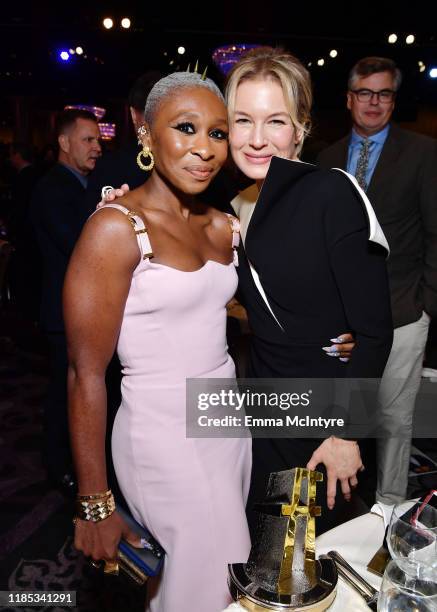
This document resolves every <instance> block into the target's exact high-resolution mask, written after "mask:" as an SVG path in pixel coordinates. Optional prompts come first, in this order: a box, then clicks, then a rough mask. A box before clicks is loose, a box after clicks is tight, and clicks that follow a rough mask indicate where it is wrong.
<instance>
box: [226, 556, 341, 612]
mask: <svg viewBox="0 0 437 612" xmlns="http://www.w3.org/2000/svg"><path fill="white" fill-rule="evenodd" d="M315 563H316V567H317V580H316V583H315V584H314V586H313V587H312V588H311V589H310V590H308V591H306V592H303V593H296V594H290V595H287V594H280V593H277V592H272V591H268V590H267V589H265V588H263V587H262V586H260V585H257V584H255V583H254V582H252V580H251V578H249V576H248V575H247V573H246V564H244V563H234V564H233V565H230V566H229V590H230V592H231V595H232V597H233V599H234V601H238V602H239V604H240V605H241V606H243V608H245V610H248V611H249V612H266V611H267V610H269V611H274V612H281V611H284V610H294V612H300V611H301V612H324V611H325V610H328V608H329V607H330V606H331V605H332V603H333V601H334V599H335V596H336V595H337V581H338V575H337V569H336V567H335V564H334V562H333V561H332V560H331V559H319V560H318V561H316V562H315Z"/></svg>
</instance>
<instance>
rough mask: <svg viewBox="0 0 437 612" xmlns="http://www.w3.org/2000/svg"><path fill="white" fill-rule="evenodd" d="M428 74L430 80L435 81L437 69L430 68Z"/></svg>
mask: <svg viewBox="0 0 437 612" xmlns="http://www.w3.org/2000/svg"><path fill="white" fill-rule="evenodd" d="M428 74H429V76H430V77H431V78H432V79H437V68H431V70H430V71H429V73H428Z"/></svg>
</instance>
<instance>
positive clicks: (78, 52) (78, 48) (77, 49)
mask: <svg viewBox="0 0 437 612" xmlns="http://www.w3.org/2000/svg"><path fill="white" fill-rule="evenodd" d="M76 53H77V54H78V55H82V53H83V49H82V47H76Z"/></svg>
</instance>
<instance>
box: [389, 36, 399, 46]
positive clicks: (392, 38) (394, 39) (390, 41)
mask: <svg viewBox="0 0 437 612" xmlns="http://www.w3.org/2000/svg"><path fill="white" fill-rule="evenodd" d="M397 39H398V37H397V35H396V34H390V35H389V37H388V38H387V40H388V42H389V43H390V44H393V43H395V42H396V41H397Z"/></svg>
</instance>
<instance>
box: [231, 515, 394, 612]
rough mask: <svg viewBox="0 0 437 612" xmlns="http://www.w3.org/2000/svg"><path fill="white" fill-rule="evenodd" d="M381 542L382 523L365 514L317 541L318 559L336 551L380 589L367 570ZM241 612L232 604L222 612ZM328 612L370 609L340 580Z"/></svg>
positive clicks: (379, 580) (382, 536) (375, 577)
mask: <svg viewBox="0 0 437 612" xmlns="http://www.w3.org/2000/svg"><path fill="white" fill-rule="evenodd" d="M383 538H384V521H383V519H382V517H380V516H377V515H376V514H370V513H369V514H364V515H363V516H359V517H358V518H356V519H353V520H352V521H349V522H347V523H344V524H343V525H339V526H338V527H335V529H331V531H327V532H326V533H324V534H323V535H321V536H320V537H318V538H317V555H322V554H326V553H327V552H329V551H330V550H337V551H338V552H339V553H340V554H341V556H342V557H344V559H345V560H346V561H347V562H348V563H350V564H351V565H352V567H353V568H354V569H356V571H357V572H358V573H359V574H360V575H361V576H363V578H365V579H366V580H367V581H368V582H370V584H371V585H373V586H374V587H375V588H377V589H379V588H380V586H381V579H380V578H378V576H376V575H375V574H372V573H371V572H368V571H367V569H366V566H367V564H368V562H369V561H370V559H371V558H372V557H373V555H374V554H375V553H376V551H377V550H378V548H379V547H380V546H381V544H382V540H383ZM239 610H240V611H241V610H243V608H242V607H241V606H240V605H239V604H232V605H231V606H229V607H228V608H226V611H225V612H231V611H232V612H237V611H239ZM330 610H331V612H352V610H353V612H368V611H369V608H368V606H367V605H366V604H365V602H364V600H363V599H362V597H360V595H358V593H356V592H355V591H354V590H353V589H352V588H351V587H350V586H349V585H347V584H345V582H343V579H342V578H340V577H339V579H338V587H337V597H336V598H335V601H334V603H333V605H332V606H331V608H330Z"/></svg>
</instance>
